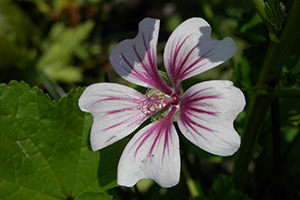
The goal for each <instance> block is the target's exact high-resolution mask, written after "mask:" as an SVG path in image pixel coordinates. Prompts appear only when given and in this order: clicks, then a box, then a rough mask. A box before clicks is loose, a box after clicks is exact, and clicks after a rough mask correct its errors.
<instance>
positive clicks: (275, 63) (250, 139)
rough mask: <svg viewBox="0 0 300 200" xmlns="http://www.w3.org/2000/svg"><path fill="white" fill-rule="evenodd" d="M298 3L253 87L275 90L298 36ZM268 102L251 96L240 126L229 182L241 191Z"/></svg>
mask: <svg viewBox="0 0 300 200" xmlns="http://www.w3.org/2000/svg"><path fill="white" fill-rule="evenodd" d="M299 19H300V1H299V0H295V1H294V2H293V5H292V7H291V9H290V12H289V15H288V17H287V19H286V24H285V26H284V27H283V30H282V34H281V36H280V38H279V40H280V43H275V42H273V41H270V43H269V46H268V50H267V52H266V56H265V59H264V62H263V66H262V69H261V72H260V74H259V78H258V82H257V86H268V87H273V88H274V87H275V86H276V84H277V82H278V80H279V77H280V73H281V70H282V67H283V65H284V63H285V61H286V59H287V58H288V57H289V53H290V52H291V50H292V48H293V44H294V43H295V42H294V41H295V40H296V38H297V37H298V35H299V34H300V26H299V21H298V20H299ZM270 104H271V98H270V97H268V96H262V95H259V94H257V93H254V94H253V96H252V98H251V103H250V107H249V110H248V113H247V116H246V121H245V124H244V129H243V130H244V131H243V135H242V143H241V147H240V150H239V152H238V153H237V157H236V160H235V165H234V170H233V180H234V182H235V184H236V186H237V187H238V188H239V189H240V190H243V189H244V187H245V184H246V181H247V175H248V166H249V163H250V161H251V160H252V158H253V152H254V149H255V146H256V143H257V139H258V137H259V134H260V130H261V128H262V126H263V123H264V119H265V117H266V114H267V112H268V110H269V107H270Z"/></svg>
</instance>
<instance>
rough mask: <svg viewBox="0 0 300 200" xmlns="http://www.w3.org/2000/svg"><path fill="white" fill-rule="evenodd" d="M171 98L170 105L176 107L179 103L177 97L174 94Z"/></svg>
mask: <svg viewBox="0 0 300 200" xmlns="http://www.w3.org/2000/svg"><path fill="white" fill-rule="evenodd" d="M171 98H172V105H178V103H179V98H178V96H177V95H176V94H172V96H171Z"/></svg>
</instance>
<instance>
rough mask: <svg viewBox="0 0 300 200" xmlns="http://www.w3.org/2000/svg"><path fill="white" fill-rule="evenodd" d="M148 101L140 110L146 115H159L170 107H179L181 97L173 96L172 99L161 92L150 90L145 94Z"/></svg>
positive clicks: (144, 102) (142, 104)
mask: <svg viewBox="0 0 300 200" xmlns="http://www.w3.org/2000/svg"><path fill="white" fill-rule="evenodd" d="M145 96H146V100H145V101H143V102H142V103H141V108H140V110H141V111H142V112H143V113H144V114H145V115H152V114H154V113H157V112H159V111H161V110H163V109H165V108H167V107H169V106H170V105H178V104H179V97H178V95H176V94H172V95H171V96H170V97H169V96H167V95H165V94H164V93H162V92H161V91H159V90H154V89H150V90H148V91H147V92H146V94H145Z"/></svg>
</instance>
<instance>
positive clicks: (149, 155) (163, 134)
mask: <svg viewBox="0 0 300 200" xmlns="http://www.w3.org/2000/svg"><path fill="white" fill-rule="evenodd" d="M176 110H177V109H176V108H175V107H173V108H172V110H171V111H170V112H169V114H168V115H167V116H166V117H164V118H163V119H161V120H160V121H157V122H155V123H152V124H149V125H147V126H146V127H144V128H143V129H142V130H140V131H139V132H138V133H137V134H135V135H134V137H133V138H132V139H131V140H130V142H129V143H128V144H127V146H126V148H125V149H124V151H123V154H122V156H121V159H120V162H119V166H118V184H119V185H123V186H127V187H131V186H133V185H134V184H136V183H137V181H138V180H140V179H143V178H149V179H153V180H154V181H155V182H156V183H158V184H159V185H160V186H161V187H172V186H174V185H176V184H177V183H178V182H179V177H180V154H179V139H178V135H177V133H176V129H175V127H174V125H173V117H174V114H175V113H176Z"/></svg>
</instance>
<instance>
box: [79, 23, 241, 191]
mask: <svg viewBox="0 0 300 200" xmlns="http://www.w3.org/2000/svg"><path fill="white" fill-rule="evenodd" d="M159 22H160V21H159V20H157V19H151V18H146V19H144V20H143V21H141V22H140V24H139V32H138V35H137V36H136V37H135V38H134V39H132V40H124V41H122V42H120V43H119V44H118V45H117V46H116V47H115V48H114V49H113V50H112V51H111V53H110V62H111V64H112V66H113V68H114V70H115V71H116V72H117V73H118V74H119V75H120V76H121V77H122V78H124V79H125V80H127V81H129V82H131V83H135V84H137V85H140V86H144V87H147V88H151V90H149V92H146V94H145V95H144V94H142V93H140V92H138V91H136V90H134V89H132V88H130V87H127V86H123V85H120V84H115V83H98V84H93V85H91V86H89V87H87V88H86V89H85V91H84V92H83V94H82V96H81V97H80V99H79V106H80V108H81V110H83V111H86V112H90V113H92V115H93V117H94V122H93V126H92V129H91V136H90V140H91V146H92V149H93V150H94V151H96V150H99V149H102V148H104V147H107V146H108V145H110V144H112V143H114V142H117V141H118V140H120V139H122V138H124V137H126V136H128V135H129V134H130V133H132V132H133V131H135V130H136V129H137V128H138V127H139V126H140V125H141V124H142V123H143V122H144V121H145V120H146V119H148V118H149V117H151V116H153V115H154V114H156V113H158V112H161V111H165V112H166V111H167V113H166V114H165V116H164V117H163V118H162V119H160V120H158V121H156V122H153V123H150V124H148V125H146V126H145V127H143V128H142V129H141V130H139V131H138V132H137V133H136V134H135V135H134V136H133V138H132V139H131V140H130V142H129V143H128V144H127V146H126V147H125V149H124V151H123V153H122V156H121V158H120V161H119V165H118V178H117V182H118V184H119V185H123V186H128V187H130V186H133V185H134V184H136V183H137V181H138V180H140V179H143V178H149V179H153V180H154V181H156V182H157V183H158V184H159V185H160V186H162V187H172V186H174V185H176V184H177V183H178V182H179V177H180V150H179V139H178V135H177V131H176V129H175V126H174V124H173V121H174V120H175V119H176V118H177V123H178V127H179V129H180V131H181V132H182V134H183V135H184V136H185V137H186V138H187V139H188V140H189V141H191V142H192V143H193V144H195V145H196V146H198V147H200V148H201V149H203V150H205V151H207V152H210V153H212V154H216V155H220V156H229V155H232V154H233V153H235V152H236V151H237V149H238V148H239V146H240V137H239V135H238V133H237V132H236V131H235V129H234V127H233V121H234V120H235V118H236V116H237V115H238V114H239V113H240V112H241V111H242V110H243V108H244V106H245V98H244V95H243V93H242V92H241V91H240V90H239V89H238V88H236V87H234V86H233V84H232V82H230V81H222V80H215V81H206V82H201V83H198V84H196V85H194V86H192V87H191V88H189V89H188V90H187V91H185V92H184V93H182V91H181V88H180V83H181V81H183V80H185V79H188V78H190V77H192V76H195V75H197V74H200V73H202V72H204V71H207V70H209V69H211V68H213V67H215V66H217V65H219V64H221V63H223V62H225V61H226V60H228V59H229V58H231V57H232V56H233V55H234V54H235V52H236V46H235V43H234V41H233V40H232V39H231V38H225V39H223V40H220V41H218V40H214V39H211V37H210V34H211V28H210V26H209V24H208V23H207V22H206V21H205V20H203V19H202V18H191V19H188V20H186V21H185V22H183V23H182V24H180V25H179V26H178V27H177V28H176V29H175V31H174V32H173V33H172V34H171V36H170V38H169V40H168V41H167V44H166V47H165V51H164V64H165V67H166V72H167V74H168V76H169V77H170V81H171V84H167V83H166V81H165V80H164V79H163V78H162V76H161V75H160V73H159V72H158V69H157V65H156V60H157V57H156V45H157V39H158V31H159Z"/></svg>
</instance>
